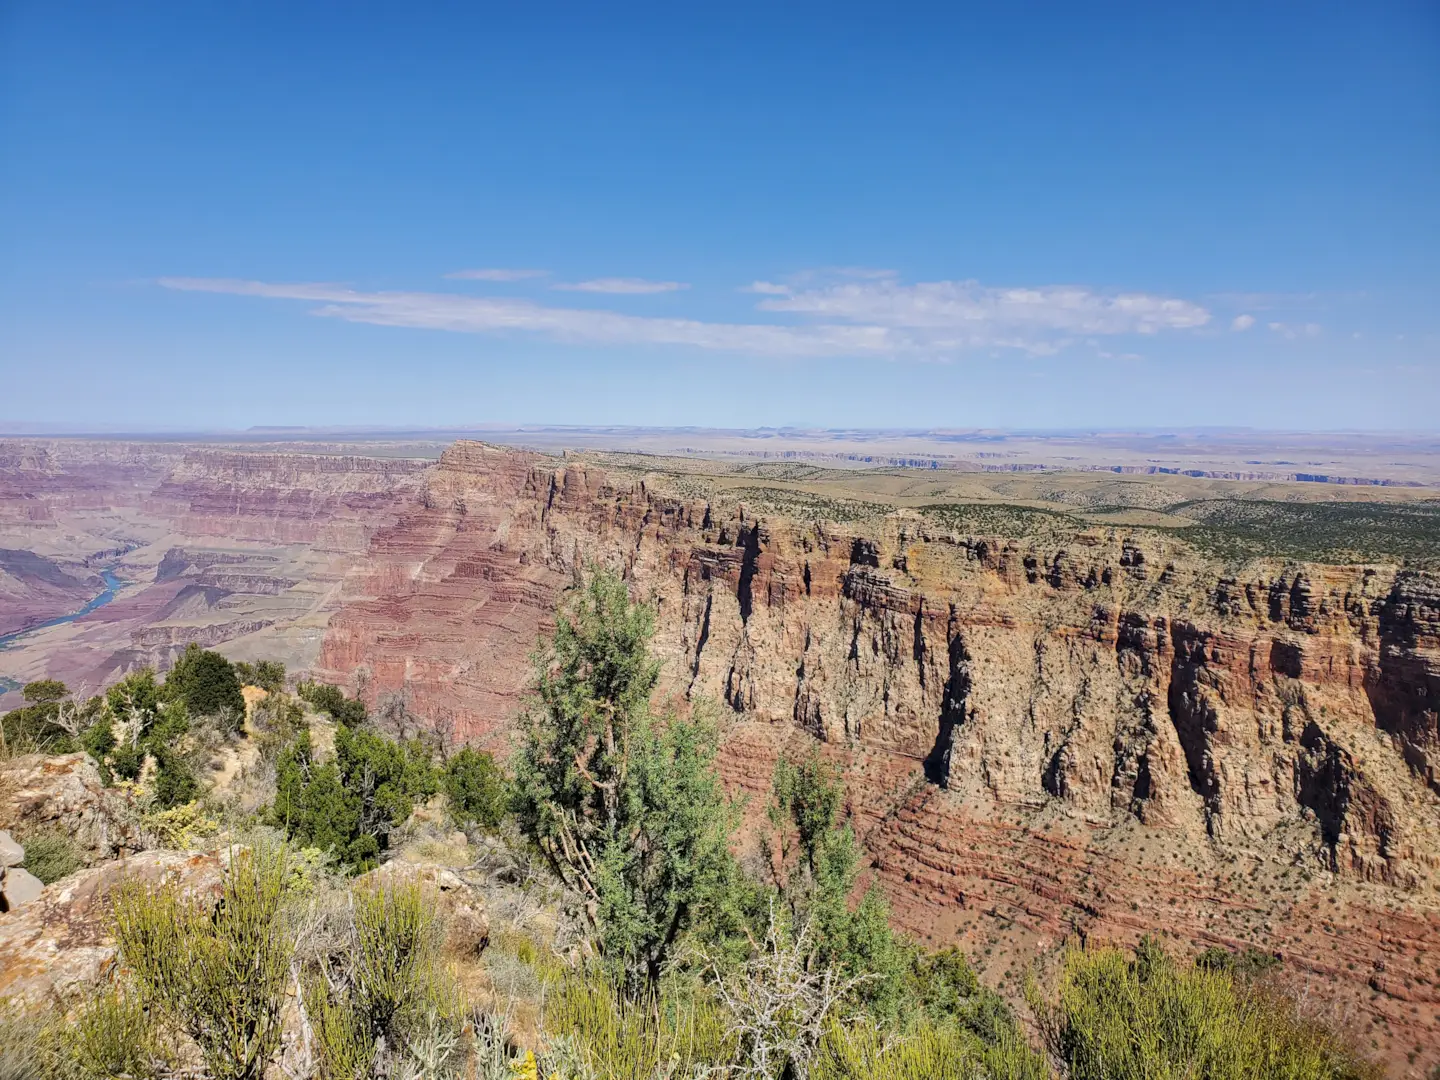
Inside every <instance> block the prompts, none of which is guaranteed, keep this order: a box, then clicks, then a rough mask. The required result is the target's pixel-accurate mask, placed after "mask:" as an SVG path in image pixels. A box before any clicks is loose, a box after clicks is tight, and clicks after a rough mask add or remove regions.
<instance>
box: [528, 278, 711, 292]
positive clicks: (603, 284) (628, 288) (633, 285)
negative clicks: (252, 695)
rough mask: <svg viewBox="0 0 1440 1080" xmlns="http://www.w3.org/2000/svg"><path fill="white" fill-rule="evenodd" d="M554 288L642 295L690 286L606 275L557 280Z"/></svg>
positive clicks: (569, 290) (570, 290)
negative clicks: (585, 278)
mask: <svg viewBox="0 0 1440 1080" xmlns="http://www.w3.org/2000/svg"><path fill="white" fill-rule="evenodd" d="M550 287H551V288H552V289H563V290H566V291H567V292H589V293H613V294H615V295H617V296H640V295H644V294H647V293H667V292H678V291H679V290H681V289H688V288H689V287H690V286H689V285H686V284H685V283H684V282H683V281H647V280H645V279H644V278H633V277H606V278H594V279H592V280H590V281H575V282H564V281H560V282H556V283H555V284H554V285H552V286H550Z"/></svg>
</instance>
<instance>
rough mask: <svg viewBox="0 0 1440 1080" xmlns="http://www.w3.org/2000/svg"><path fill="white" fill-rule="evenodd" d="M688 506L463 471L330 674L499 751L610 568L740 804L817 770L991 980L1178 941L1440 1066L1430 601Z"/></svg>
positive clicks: (702, 503)
mask: <svg viewBox="0 0 1440 1080" xmlns="http://www.w3.org/2000/svg"><path fill="white" fill-rule="evenodd" d="M676 486H677V485H676V484H675V483H674V482H673V481H663V482H662V485H661V486H657V484H656V483H655V481H654V480H653V479H646V478H642V477H640V476H638V475H632V474H623V473H622V474H607V473H606V472H604V471H601V470H598V469H596V468H594V467H593V466H588V465H586V464H583V463H579V462H560V461H557V460H556V459H553V458H544V457H541V456H538V455H527V454H521V453H516V452H509V451H501V450H497V449H494V448H490V447H485V446H482V445H480V444H474V443H460V444H457V445H456V446H455V447H454V448H452V449H451V450H450V451H448V452H447V453H446V455H445V457H444V458H443V459H442V461H441V463H440V465H439V466H438V467H437V468H436V469H435V470H434V471H433V473H431V474H430V475H429V476H428V478H427V481H426V484H425V487H424V491H423V493H422V495H421V496H420V498H419V501H418V503H417V505H415V506H414V508H413V509H412V510H411V511H410V512H408V513H407V514H405V516H404V517H403V518H402V519H401V520H400V521H399V522H398V523H397V524H396V525H394V526H393V527H391V528H388V529H385V530H381V531H380V532H378V533H377V534H376V536H375V539H374V541H373V543H372V546H371V555H370V558H369V560H368V562H367V566H366V568H365V571H364V572H363V573H362V574H356V575H352V577H351V578H350V579H349V580H348V582H347V589H348V590H349V600H348V602H347V603H346V604H345V605H344V607H343V608H342V610H341V611H340V612H338V613H337V614H336V616H335V617H334V618H333V619H332V621H331V624H330V628H329V630H328V631H327V635H326V639H325V644H324V648H323V651H322V655H321V661H320V663H321V666H322V668H323V669H324V670H325V671H326V672H327V673H328V674H329V675H330V676H331V677H333V678H338V679H345V680H349V681H350V682H351V683H352V684H353V685H356V686H357V687H363V688H364V690H365V692H366V693H367V694H368V695H370V696H371V697H372V698H375V697H377V696H379V695H382V694H386V693H397V692H403V693H406V694H408V695H409V697H410V700H411V702H412V705H413V707H414V709H415V711H416V712H417V713H419V714H420V715H421V716H425V717H428V718H431V719H433V720H434V721H435V722H437V723H439V724H440V725H442V726H446V727H450V728H452V729H453V730H454V731H456V732H457V733H458V734H461V735H465V736H468V737H472V738H477V739H480V740H482V741H491V742H500V741H503V737H504V732H505V730H506V727H507V724H508V723H509V722H510V720H511V719H512V718H513V715H514V713H515V710H516V708H517V707H518V703H519V695H520V693H521V692H522V689H523V686H524V683H525V680H526V674H527V663H526V658H527V655H528V653H529V651H530V650H531V648H532V647H533V645H534V643H535V639H536V635H537V633H538V632H539V631H540V630H541V629H542V628H543V627H544V625H545V623H546V620H547V618H548V616H549V612H550V611H551V609H552V607H553V604H554V602H555V600H556V598H557V595H558V593H559V591H560V590H562V589H563V588H564V587H565V586H566V585H567V584H568V583H570V582H571V581H573V580H574V579H575V577H576V575H577V574H578V573H579V572H580V570H581V568H582V567H583V566H584V565H585V564H586V563H587V562H592V561H593V562H597V563H601V564H605V565H609V566H612V567H616V568H619V569H621V570H623V571H624V573H625V574H626V575H627V577H628V578H629V579H630V580H631V582H632V583H633V587H634V589H635V591H636V592H637V593H638V594H640V595H644V596H648V597H651V598H652V599H653V600H654V601H655V602H656V604H657V605H658V608H659V626H660V632H659V636H658V640H657V645H658V647H659V649H660V651H661V652H662V654H663V655H664V657H665V659H666V675H665V678H666V692H667V693H670V694H673V695H677V696H681V697H683V698H686V699H689V700H692V701H693V700H698V699H702V698H706V699H710V700H712V701H714V702H717V703H719V705H720V707H721V709H722V711H723V712H724V713H725V714H727V715H729V716H732V717H733V720H732V721H731V726H730V730H729V731H728V733H727V737H726V744H725V751H724V754H725V761H724V767H725V771H726V774H727V777H728V779H730V781H731V782H732V784H733V785H734V786H736V787H739V788H743V789H748V790H750V791H752V792H754V793H756V794H757V795H763V789H764V786H765V784H766V782H767V781H768V776H769V773H770V769H771V767H772V765H773V761H774V758H775V756H776V755H777V754H778V753H780V752H781V751H782V750H783V749H784V748H786V747H799V746H801V745H802V744H803V743H804V742H806V741H807V740H815V741H818V742H819V743H820V744H821V745H823V746H824V747H825V749H826V751H827V753H830V754H832V755H833V756H834V757H835V759H836V761H837V762H838V763H839V764H840V765H841V766H842V767H843V768H844V769H845V770H846V772H847V783H848V787H849V790H850V804H851V805H850V809H851V812H852V814H853V816H854V820H855V821H856V823H857V827H858V828H859V829H860V831H861V833H862V835H863V836H864V839H865V842H866V844H867V847H868V848H869V850H870V852H871V854H872V858H873V860H874V867H875V870H876V872H877V874H878V878H879V880H880V882H881V884H882V886H883V888H884V889H885V890H886V892H887V894H888V895H889V897H890V899H891V901H892V904H893V906H894V908H895V911H896V913H897V917H898V918H899V919H900V921H901V922H902V923H904V924H906V925H907V926H909V927H911V928H912V929H913V930H915V931H916V932H917V933H920V934H922V935H926V936H931V937H932V938H933V939H934V940H936V941H941V940H946V941H948V940H956V939H959V940H961V941H963V942H964V943H965V944H966V945H967V946H969V947H970V948H971V949H972V951H975V952H976V953H977V954H979V955H980V956H981V958H982V963H984V964H986V965H987V968H988V970H989V973H990V975H991V977H993V978H995V979H997V981H998V980H1003V979H1004V978H1005V977H1006V976H1007V974H1009V975H1011V977H1013V976H1014V975H1016V974H1018V970H1019V969H1018V968H1017V969H1013V970H1011V969H1007V968H1006V965H1007V964H1009V963H1016V962H1022V961H1026V960H1027V959H1028V957H1030V956H1033V955H1034V953H1035V952H1036V951H1037V950H1038V949H1040V948H1041V947H1042V946H1044V945H1046V944H1054V943H1056V942H1058V941H1059V940H1061V939H1063V937H1064V936H1066V935H1067V934H1069V933H1072V932H1081V933H1098V934H1103V935H1106V936H1113V937H1118V938H1121V939H1133V938H1134V937H1136V936H1138V934H1139V933H1141V932H1144V931H1147V930H1148V931H1154V930H1162V929H1163V930H1164V931H1166V932H1170V933H1173V934H1175V935H1176V936H1177V937H1179V938H1181V939H1182V940H1183V941H1184V942H1186V944H1187V945H1195V946H1198V945H1203V944H1206V943H1221V944H1241V943H1243V944H1253V945H1257V946H1260V947H1263V948H1271V949H1277V950H1279V951H1281V952H1283V953H1284V954H1285V955H1286V957H1287V960H1289V961H1291V963H1289V964H1288V965H1287V970H1289V971H1292V972H1295V973H1300V974H1304V975H1305V976H1306V977H1314V978H1318V979H1324V980H1327V981H1333V982H1334V983H1335V984H1336V993H1338V994H1339V996H1340V998H1342V999H1344V1000H1348V1001H1352V1002H1354V1003H1356V1005H1357V1006H1358V1008H1359V1010H1360V1011H1359V1012H1358V1013H1357V1014H1356V1015H1357V1016H1358V1017H1359V1019H1358V1021H1357V1022H1358V1023H1359V1024H1360V1026H1361V1027H1362V1029H1363V1034H1364V1035H1369V1036H1373V1037H1374V1038H1375V1039H1376V1042H1377V1045H1379V1046H1380V1047H1381V1048H1382V1049H1383V1050H1385V1051H1386V1052H1387V1053H1392V1054H1393V1053H1396V1052H1401V1051H1397V1049H1396V1048H1397V1047H1405V1046H1406V1043H1407V1040H1408V1041H1410V1042H1409V1045H1411V1046H1413V1045H1414V1044H1415V1043H1419V1044H1421V1045H1422V1046H1432V1045H1434V1044H1436V1043H1440V1028H1437V1026H1436V1025H1437V1017H1436V1008H1437V1004H1440V995H1437V992H1436V989H1435V982H1436V971H1435V966H1434V963H1433V959H1434V957H1435V956H1436V955H1437V951H1440V950H1437V946H1440V919H1437V914H1436V907H1435V883H1436V880H1437V874H1436V871H1437V856H1440V794H1437V790H1436V757H1437V753H1440V748H1437V745H1436V743H1437V738H1440V735H1437V717H1436V711H1435V709H1436V701H1437V694H1440V591H1437V583H1436V581H1435V579H1434V578H1433V577H1431V576H1428V575H1425V574H1421V573H1416V572H1406V571H1399V570H1397V569H1396V568H1395V567H1393V566H1323V565H1314V564H1291V565H1286V564H1281V563H1267V562H1263V561H1260V562H1252V563H1249V564H1246V565H1245V567H1244V568H1243V571H1240V572H1237V571H1235V570H1233V569H1232V570H1229V571H1227V570H1226V569H1224V568H1223V567H1222V566H1220V565H1219V564H1218V563H1215V562H1212V561H1208V560H1205V559H1202V558H1200V557H1198V556H1197V555H1196V554H1195V553H1194V552H1193V551H1192V550H1191V549H1190V548H1188V547H1187V546H1186V545H1184V544H1183V543H1181V542H1179V541H1178V540H1176V539H1174V538H1172V537H1170V536H1167V535H1164V534H1160V533H1153V532H1152V533H1145V532H1140V531H1136V530H1126V529H1118V528H1099V527H1097V528H1092V529H1083V528H1077V531H1076V532H1075V533H1074V535H1072V536H1069V537H1067V538H1065V539H1064V540H1063V541H1048V540H1037V539H1017V538H1013V537H1010V538H1007V537H996V536H977V535H968V534H965V533H962V532H958V531H956V530H954V529H952V528H948V527H946V525H945V524H944V520H943V518H938V517H930V516H926V515H923V514H919V513H913V512H897V513H892V514H888V515H875V516H872V517H868V518H866V519H864V520H857V521H853V522H846V523H836V522H831V521H825V520H818V521H812V522H801V521H797V520H794V519H791V518H788V517H781V516H776V515H774V514H770V513H763V514H757V513H756V512H754V511H753V510H750V509H748V508H747V507H746V506H745V505H744V504H743V503H736V502H733V501H726V500H724V499H723V498H721V497H720V496H719V495H718V494H716V493H714V492H708V493H707V492H700V491H697V492H696V493H689V494H687V493H684V492H680V491H677V490H675V489H676ZM1347 995H1348V996H1347ZM1367 1025H1369V1026H1367Z"/></svg>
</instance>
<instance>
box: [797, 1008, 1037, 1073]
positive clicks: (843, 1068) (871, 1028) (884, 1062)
mask: <svg viewBox="0 0 1440 1080" xmlns="http://www.w3.org/2000/svg"><path fill="white" fill-rule="evenodd" d="M811 1077H812V1078H813V1080H1049V1077H1050V1067H1049V1065H1048V1064H1046V1061H1045V1058H1044V1056H1043V1055H1041V1054H1038V1053H1036V1052H1035V1051H1034V1050H1033V1049H1031V1047H1030V1045H1029V1044H1028V1043H1027V1042H1026V1041H1025V1039H1024V1038H1023V1037H1022V1036H1021V1035H1020V1034H1019V1033H1018V1032H1016V1031H1014V1030H1011V1031H1009V1032H1008V1033H1006V1034H1005V1035H1004V1036H1002V1037H1000V1038H999V1039H997V1040H995V1041H986V1040H984V1039H981V1038H979V1037H978V1036H976V1035H975V1034H974V1033H972V1032H968V1031H965V1030H962V1029H960V1028H957V1027H955V1026H954V1025H949V1024H937V1023H935V1022H933V1021H930V1020H925V1021H921V1022H920V1023H919V1024H917V1025H915V1026H914V1027H912V1028H910V1029H909V1030H906V1031H904V1032H898V1033H897V1032H894V1031H887V1030H886V1029H885V1028H883V1027H879V1026H876V1025H875V1024H873V1023H858V1024H841V1023H838V1022H834V1021H832V1022H831V1023H830V1025H829V1026H828V1027H827V1028H826V1031H825V1038H824V1039H823V1040H822V1041H821V1043H820V1056H819V1060H818V1061H817V1062H816V1064H815V1068H814V1069H813V1070H812V1072H811Z"/></svg>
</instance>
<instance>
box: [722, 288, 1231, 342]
mask: <svg viewBox="0 0 1440 1080" xmlns="http://www.w3.org/2000/svg"><path fill="white" fill-rule="evenodd" d="M750 288H751V291H753V292H758V293H763V294H766V295H768V296H771V297H773V299H768V300H762V301H760V303H759V305H758V306H759V307H760V309H761V310H763V311H787V312H793V313H796V314H802V315H809V316H815V317H822V318H832V319H844V320H845V321H847V322H870V323H875V324H878V325H881V326H894V327H906V328H910V329H921V328H932V329H942V328H952V329H963V328H966V327H975V326H985V327H1006V328H1011V329H1014V330H1029V331H1031V332H1058V333H1071V334H1154V333H1157V332H1159V331H1161V330H1184V329H1192V328H1195V327H1200V326H1204V325H1205V324H1206V323H1207V322H1209V321H1210V312H1208V311H1206V310H1205V309H1204V308H1203V307H1200V306H1199V305H1198V304H1193V303H1191V302H1190V301H1188V300H1176V299H1172V298H1170V297H1164V296H1152V295H1151V294H1149V293H1118V294H1115V295H1106V294H1104V293H1098V292H1095V291H1093V290H1091V289H1087V288H1084V287H1082V286H1078V285H1050V286H1043V287H1040V288H1028V289H1027V288H1019V289H996V288H987V287H985V286H983V285H981V284H980V283H979V282H976V281H933V282H922V283H919V284H916V285H903V284H901V283H899V282H897V281H892V280H876V281H869V282H865V283H863V284H861V283H844V284H836V285H828V286H823V287H821V288H815V289H793V288H791V287H788V286H783V285H776V284H775V283H773V282H765V281H757V282H755V283H754V284H753V285H752V286H750Z"/></svg>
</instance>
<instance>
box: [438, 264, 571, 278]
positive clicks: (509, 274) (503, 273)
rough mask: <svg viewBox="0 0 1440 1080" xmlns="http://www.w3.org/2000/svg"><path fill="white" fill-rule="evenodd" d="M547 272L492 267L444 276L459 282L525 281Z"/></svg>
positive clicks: (457, 271)
mask: <svg viewBox="0 0 1440 1080" xmlns="http://www.w3.org/2000/svg"><path fill="white" fill-rule="evenodd" d="M549 272H550V271H548V270H514V269H507V268H505V267H492V268H490V269H488V270H456V271H455V272H454V273H450V274H446V275H445V276H446V277H447V278H456V279H459V280H461V281H526V280H528V279H529V278H537V277H544V276H545V275H546V274H548V273H549Z"/></svg>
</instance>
